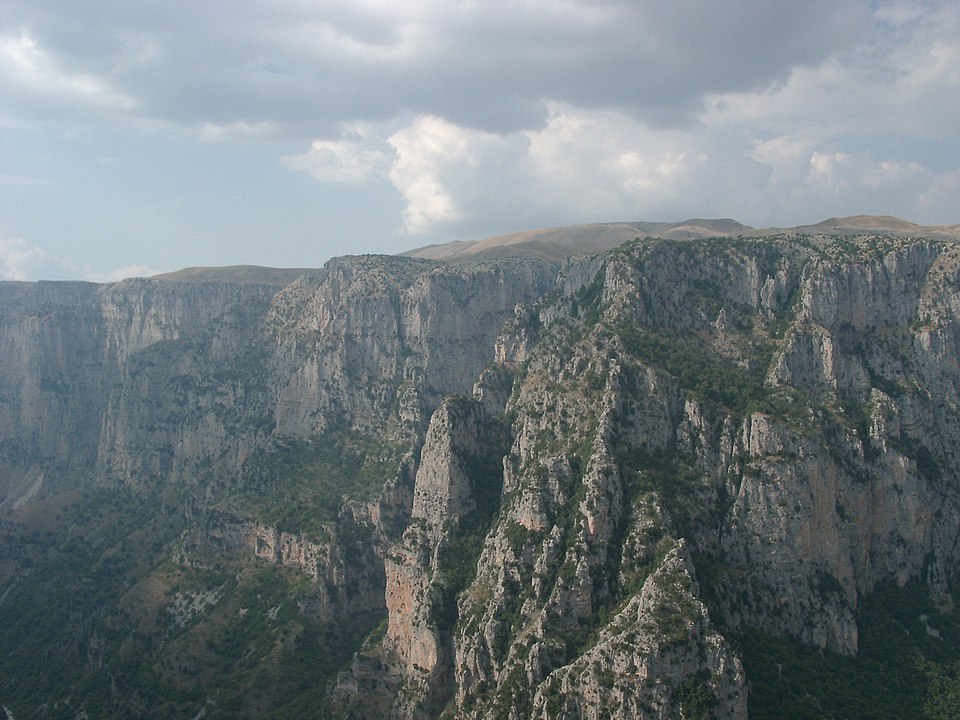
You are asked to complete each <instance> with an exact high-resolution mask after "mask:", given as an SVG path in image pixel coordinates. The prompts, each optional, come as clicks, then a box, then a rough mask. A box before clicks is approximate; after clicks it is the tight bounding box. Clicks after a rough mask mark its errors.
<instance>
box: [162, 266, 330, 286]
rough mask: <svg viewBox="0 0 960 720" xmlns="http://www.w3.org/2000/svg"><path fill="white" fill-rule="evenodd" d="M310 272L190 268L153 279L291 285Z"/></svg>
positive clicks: (231, 267)
mask: <svg viewBox="0 0 960 720" xmlns="http://www.w3.org/2000/svg"><path fill="white" fill-rule="evenodd" d="M309 272H312V270H308V269H305V268H271V267H261V266H259V265H227V266H225V267H189V268H184V269H183V270H176V271H174V272H168V273H162V274H160V275H153V276H151V279H152V280H167V281H170V282H223V283H231V284H237V285H289V284H290V283H292V282H293V281H294V280H296V279H297V278H298V277H300V276H301V275H304V274H306V273H309Z"/></svg>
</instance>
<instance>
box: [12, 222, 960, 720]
mask: <svg viewBox="0 0 960 720" xmlns="http://www.w3.org/2000/svg"><path fill="white" fill-rule="evenodd" d="M958 288H960V251H958V249H957V246H955V245H954V244H952V243H950V242H947V241H945V240H936V241H934V240H908V239H898V238H891V237H882V236H861V237H855V238H851V237H837V238H830V237H826V236H817V235H811V236H802V235H796V234H785V235H781V236H773V237H771V238H767V239H763V240H756V239H744V238H739V239H711V240H691V241H686V242H677V241H669V242H668V241H659V240H650V239H648V240H645V241H639V240H638V241H634V242H631V243H628V244H626V245H624V246H622V247H621V248H619V249H617V250H614V251H612V252H610V253H607V254H605V255H602V256H595V257H590V258H568V259H565V260H563V261H559V262H537V261H533V260H522V261H521V260H504V261H499V262H497V263H491V264H476V265H469V266H468V265H464V266H462V267H451V266H447V265H442V264H440V263H437V262H433V261H429V260H418V259H412V258H407V259H403V258H380V257H362V258H341V259H337V260H334V261H331V262H330V263H329V264H328V265H327V267H326V268H324V269H323V270H320V271H317V272H316V273H312V274H307V275H305V276H303V277H301V278H300V279H298V280H297V281H295V282H293V283H292V284H290V285H288V286H286V287H284V288H278V287H274V286H268V285H251V284H245V285H243V286H242V287H241V286H231V285H229V284H224V283H195V284H191V285H190V286H189V287H185V286H174V284H173V283H167V284H165V283H164V282H163V281H157V280H153V281H127V282H125V283H119V284H117V285H112V286H93V285H86V284H64V285H59V284H40V285H26V284H6V285H0V297H2V298H3V299H4V302H3V304H2V305H0V340H2V341H3V343H4V345H3V346H2V347H4V348H5V349H4V351H3V352H2V353H0V369H2V371H3V372H2V374H0V378H2V380H0V383H2V385H0V394H2V396H3V398H4V403H2V404H0V408H2V409H0V430H2V435H0V436H2V444H0V491H3V492H4V493H5V498H6V499H5V500H4V502H5V504H6V505H7V506H14V505H17V504H24V503H29V502H32V501H34V500H36V499H40V498H42V497H44V496H45V495H48V494H50V493H51V492H54V491H55V490H57V489H64V488H68V487H76V486H77V485H79V484H80V483H81V480H84V481H86V480H88V479H89V480H91V481H94V482H96V483H98V484H102V485H107V486H110V485H117V484H120V485H126V486H129V487H131V488H133V489H134V490H138V491H142V492H143V494H144V495H147V494H149V493H156V494H157V495H156V496H159V497H163V498H165V501H166V502H179V503H182V505H183V510H182V512H183V515H184V517H185V518H186V521H187V522H188V523H189V525H190V529H189V530H188V532H187V533H186V534H185V536H184V541H183V544H182V555H181V556H178V559H180V560H181V562H183V563H188V562H201V561H203V558H204V557H214V558H215V557H216V553H217V552H223V553H225V554H227V553H231V552H236V553H241V554H242V555H243V557H249V558H259V561H260V562H262V563H263V564H265V565H272V566H275V567H277V568H279V569H282V570H284V571H290V572H294V573H298V574H300V575H302V576H303V577H305V578H307V580H308V582H309V583H310V587H311V588H312V589H311V591H310V592H309V593H307V594H306V595H305V596H304V597H306V596H307V595H309V597H310V598H311V599H310V600H309V602H306V601H305V602H302V603H301V605H300V611H301V612H303V613H304V614H311V616H312V617H315V618H321V619H322V620H323V621H324V622H330V623H340V624H349V623H351V622H352V621H353V619H355V618H357V617H358V616H359V615H360V614H363V615H364V616H365V617H366V618H367V620H368V621H369V620H370V619H371V618H372V622H368V624H366V625H364V628H365V629H366V628H368V627H372V626H373V625H374V624H375V622H376V617H375V616H377V615H378V614H382V615H384V616H385V617H386V622H385V623H384V625H383V627H382V628H381V631H380V632H379V633H377V634H375V635H371V636H370V637H369V638H368V639H367V641H366V642H365V643H364V644H363V646H362V647H361V648H360V649H359V650H358V652H357V653H356V655H355V657H354V660H353V663H352V665H351V667H350V668H349V669H347V670H345V671H343V672H341V673H340V675H339V678H338V681H337V685H336V690H335V691H334V692H333V694H332V695H331V699H332V707H333V708H335V709H336V712H337V713H339V715H340V716H342V717H392V718H435V717H440V716H443V717H457V718H464V719H465V718H504V717H507V718H518V719H519V718H548V717H549V718H553V717H561V718H563V717H570V718H572V717H580V718H600V717H604V716H605V715H604V713H609V714H619V715H623V716H625V717H658V718H659V717H662V718H667V717H675V716H677V715H678V714H679V715H682V716H684V717H686V716H695V715H696V713H700V714H701V715H702V713H704V712H706V713H707V714H708V715H710V716H714V717H727V718H743V717H746V702H747V688H748V687H749V678H747V677H746V676H745V672H744V669H743V666H742V664H741V659H740V658H739V657H738V655H737V651H736V650H735V647H736V645H737V644H736V642H735V639H736V637H737V636H738V635H740V634H741V633H743V632H744V631H746V630H748V629H750V630H759V631H762V632H765V633H769V634H772V635H777V636H790V637H793V638H796V639H798V640H800V641H802V642H805V643H807V644H810V645H814V646H817V647H820V648H824V649H828V650H832V651H836V652H841V653H848V654H853V653H856V652H857V650H858V647H859V628H858V625H857V619H858V614H857V610H858V607H859V604H860V602H861V600H862V598H863V597H864V596H865V595H867V594H869V593H870V592H871V591H872V590H873V589H874V588H875V587H876V586H877V585H878V584H879V583H882V582H886V581H893V582H896V583H898V584H901V585H903V584H904V583H906V582H907V581H908V580H911V579H919V580H922V581H923V582H925V583H926V585H927V586H928V587H929V589H930V592H931V593H932V594H933V596H934V598H935V599H936V601H937V602H938V603H939V604H940V606H941V607H950V606H951V605H952V603H953V598H952V597H951V596H950V592H949V587H950V582H951V581H953V580H955V579H956V575H957V568H958V567H960V530H958V528H960V492H958V490H957V488H958V481H960V478H958V476H957V473H956V469H955V468H957V467H958V466H960V465H958V460H960V458H958V457H957V454H958V452H960V451H958V448H960V405H958V403H957V394H958V390H960V300H958V298H960V293H958ZM78 328H79V330H78ZM331 448H333V450H331ZM171 498H176V499H175V500H171ZM204 553H207V555H206V556H205V555H204ZM214 562H215V560H214ZM301 599H302V598H301ZM365 629H364V632H365V631H366V630H365ZM351 647H355V646H351ZM693 708H696V713H695V712H694V709H693Z"/></svg>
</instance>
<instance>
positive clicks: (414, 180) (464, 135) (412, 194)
mask: <svg viewBox="0 0 960 720" xmlns="http://www.w3.org/2000/svg"><path fill="white" fill-rule="evenodd" d="M388 142H389V143H390V145H391V147H393V149H394V151H395V153H396V155H395V160H394V162H393V166H392V167H391V168H390V173H389V177H390V181H391V182H392V183H393V184H394V186H395V187H396V188H397V190H399V191H400V193H401V194H402V195H403V197H404V199H405V200H406V203H407V206H406V209H405V210H404V212H403V226H404V229H405V230H406V231H407V232H410V233H418V232H425V231H428V230H432V229H434V228H435V227H436V226H439V225H443V224H445V223H451V222H454V221H457V220H462V219H463V218H464V217H465V215H466V213H467V212H468V206H467V204H466V203H464V202H463V200H466V199H467V198H461V197H457V196H456V195H457V193H456V190H457V189H458V188H460V189H463V188H464V187H465V186H467V187H469V186H470V185H473V182H471V181H474V182H475V181H482V180H483V179H486V178H483V174H484V173H483V169H484V168H485V167H487V166H488V165H489V164H490V163H491V162H495V158H496V157H498V156H501V155H502V154H503V153H504V151H505V150H506V141H505V140H504V139H503V138H501V137H500V136H498V135H495V134H493V133H487V132H484V131H482V130H470V129H467V128H462V127H458V126H456V125H454V124H453V123H450V122H447V121H446V120H442V119H441V118H438V117H432V116H425V117H419V118H417V119H415V120H414V121H413V122H412V123H411V124H410V125H409V126H408V127H406V128H404V129H402V130H399V131H397V132H395V133H394V134H393V135H391V136H390V138H389V139H388Z"/></svg>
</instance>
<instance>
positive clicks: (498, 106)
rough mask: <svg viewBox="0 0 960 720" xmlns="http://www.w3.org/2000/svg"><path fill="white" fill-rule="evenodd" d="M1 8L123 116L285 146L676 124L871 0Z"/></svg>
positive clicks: (807, 47)
mask: <svg viewBox="0 0 960 720" xmlns="http://www.w3.org/2000/svg"><path fill="white" fill-rule="evenodd" d="M0 13H2V14H0V22H2V24H3V28H4V30H5V32H6V34H7V36H8V37H10V36H11V35H15V34H20V35H21V36H23V37H27V38H29V39H30V40H31V41H33V42H34V43H35V45H36V52H37V53H39V54H40V56H41V58H42V60H43V61H44V62H46V63H47V65H48V67H49V72H50V73H55V72H56V73H60V74H62V75H64V76H67V77H74V79H76V76H82V77H84V78H86V79H87V80H91V81H92V80H96V82H98V83H99V84H100V86H101V90H102V92H103V93H104V94H112V95H113V96H116V97H120V96H122V97H125V98H129V99H130V100H131V101H132V102H131V105H135V107H133V109H132V110H131V107H130V106H129V105H128V106H124V108H123V109H124V110H125V111H126V112H131V111H132V112H133V113H134V114H136V115H137V116H140V117H145V118H149V119H153V120H160V121H164V122H170V123H174V124H177V125H186V126H190V125H192V124H203V123H212V124H217V125H230V124H238V123H240V124H244V125H245V126H251V127H255V126H264V127H266V126H267V125H269V126H270V127H271V128H272V129H273V131H275V132H278V133H284V134H288V135H296V136H299V135H310V136H316V135H318V134H319V135H323V134H332V133H333V131H334V130H335V128H336V127H337V126H338V124H339V123H341V122H344V121H355V120H367V121H382V120H386V119H389V118H391V117H396V116H398V115H400V114H403V113H408V114H431V115H436V116H440V117H445V118H447V119H449V120H451V121H452V122H455V123H457V124H459V125H462V126H466V127H477V128H483V129H487V130H493V131H498V132H504V131H507V130H511V129H516V128H518V127H534V126H536V125H538V124H540V123H542V122H543V120H544V117H545V111H544V105H543V101H544V100H554V101H560V102H565V103H569V104H572V105H576V106H580V107H587V108H605V107H607V108H618V109H622V110H625V111H628V112H631V113H632V114H635V115H636V116H638V117H641V118H644V119H646V120H647V121H648V122H652V123H654V124H657V125H665V124H673V123H682V122H684V120H686V119H688V118H689V117H690V113H691V111H695V110H698V109H699V108H700V107H701V99H702V97H703V95H704V94H705V93H708V92H729V91H735V90H747V89H751V88H757V87H761V86H764V85H768V84H770V83H772V82H776V81H779V80H783V79H785V78H786V77H787V75H788V73H789V72H790V70H791V69H792V68H794V67H795V66H797V65H804V64H814V63H816V62H818V61H820V60H822V59H823V58H824V57H825V56H827V55H829V54H830V53H831V52H833V51H834V50H836V49H837V48H839V47H844V46H847V45H849V44H850V43H851V42H853V41H854V40H855V39H856V38H858V37H860V36H862V35H863V34H865V33H866V32H867V31H868V30H869V27H870V17H869V14H868V7H867V4H866V3H863V2H851V1H848V2H837V1H836V0H833V1H830V2H827V1H822V0H815V1H812V2H802V3H798V2H795V1H794V2H782V1H776V2H771V1H769V0H765V1H756V0H753V1H748V0H731V1H729V2H724V3H717V2H705V1H697V2H694V1H692V0H686V1H684V0H681V1H679V2H671V3H663V2H659V1H650V0H645V1H643V2H637V1H636V0H634V1H633V2H621V1H610V2H588V1H584V0H581V1H580V2H556V1H552V2H543V1H540V2H534V1H528V2H464V3H450V2H416V1H413V2H408V3H403V4H400V3H394V2H367V3H363V2H361V3H357V2H322V3H321V2H252V1H248V2H201V3H197V2H166V3H147V4H144V3H130V2H127V1H123V2H118V1H116V0H112V1H106V0H104V1H101V2H83V3H77V2H56V1H53V0H40V1H39V2H37V0H31V1H30V2H25V1H24V0H12V1H11V2H8V3H7V4H6V6H5V9H4V10H2V11H0ZM38 91H39V88H38V87H36V86H34V87H33V88H30V87H20V88H17V89H16V92H15V93H14V92H12V90H11V88H7V92H6V94H7V96H8V98H10V99H9V100H8V103H9V104H10V105H12V107H8V108H7V110H8V112H13V113H16V112H17V104H18V103H20V102H22V103H24V104H25V105H26V103H28V102H32V103H33V107H34V112H37V108H38V107H40V108H43V107H45V106H44V105H43V103H39V104H38V103H37V102H36V98H35V97H31V95H35V94H36V93H37V92H38ZM53 105H56V103H55V102H54V99H52V98H51V99H48V101H47V105H46V107H47V108H49V107H50V106H53ZM59 112H63V113H69V112H70V105H69V104H64V103H60V104H59Z"/></svg>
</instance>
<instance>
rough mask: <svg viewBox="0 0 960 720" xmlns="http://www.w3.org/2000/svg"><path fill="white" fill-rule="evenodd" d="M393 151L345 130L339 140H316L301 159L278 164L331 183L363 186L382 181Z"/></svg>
mask: <svg viewBox="0 0 960 720" xmlns="http://www.w3.org/2000/svg"><path fill="white" fill-rule="evenodd" d="M392 154H393V151H392V149H391V147H390V145H389V144H387V142H386V141H384V140H382V139H377V138H369V137H368V136H367V133H366V131H365V130H364V129H363V128H361V127H359V126H354V127H345V128H344V135H343V137H341V138H340V139H339V140H316V141H314V142H313V144H312V145H311V146H310V149H309V150H308V151H307V152H305V153H303V154H302V155H289V156H286V157H283V158H281V159H280V162H281V164H282V165H283V166H284V167H286V168H288V169H290V170H296V171H299V172H305V173H308V174H310V175H312V176H313V177H315V178H317V179H318V180H323V181H324V182H331V183H347V184H355V183H363V182H367V181H369V180H373V179H376V178H382V177H384V176H385V175H386V173H387V172H388V171H389V169H390V167H391V164H392V157H391V156H392Z"/></svg>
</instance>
